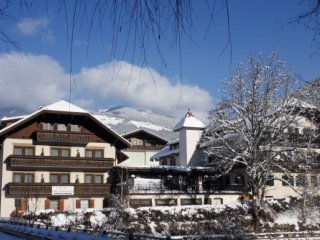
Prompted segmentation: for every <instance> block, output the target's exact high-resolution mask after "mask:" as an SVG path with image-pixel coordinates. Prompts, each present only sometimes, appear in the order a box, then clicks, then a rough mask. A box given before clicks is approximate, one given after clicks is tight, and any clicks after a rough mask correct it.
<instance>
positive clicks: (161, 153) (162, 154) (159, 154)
mask: <svg viewBox="0 0 320 240" xmlns="http://www.w3.org/2000/svg"><path fill="white" fill-rule="evenodd" d="M178 153H179V148H178V149H172V150H170V146H165V147H164V148H162V149H161V150H160V151H159V152H157V153H156V154H154V155H153V156H151V157H150V159H157V158H162V157H167V156H170V155H172V154H178Z"/></svg>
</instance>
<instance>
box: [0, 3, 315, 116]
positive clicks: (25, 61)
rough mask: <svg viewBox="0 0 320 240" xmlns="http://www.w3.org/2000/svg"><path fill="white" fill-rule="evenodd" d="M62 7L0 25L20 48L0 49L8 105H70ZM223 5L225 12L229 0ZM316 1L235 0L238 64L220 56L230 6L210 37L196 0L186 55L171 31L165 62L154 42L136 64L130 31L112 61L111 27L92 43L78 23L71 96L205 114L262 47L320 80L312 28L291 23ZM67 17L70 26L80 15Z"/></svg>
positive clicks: (38, 7) (41, 6)
mask: <svg viewBox="0 0 320 240" xmlns="http://www.w3.org/2000/svg"><path fill="white" fill-rule="evenodd" d="M58 2H59V1H53V2H51V1H49V2H48V6H46V5H45V1H34V2H33V6H32V8H31V9H30V10H24V11H23V12H22V11H21V9H20V8H19V6H15V5H12V6H10V8H9V10H10V12H11V14H12V15H13V16H14V17H15V19H14V20H3V19H2V20H1V21H0V28H1V30H2V31H5V32H6V33H7V34H8V35H9V36H10V37H11V38H12V39H14V40H15V41H16V42H17V43H18V45H19V47H20V51H17V50H16V49H14V48H12V47H10V46H8V45H5V44H3V43H1V44H0V47H1V48H0V49H1V55H0V69H2V70H1V72H2V77H1V78H0V86H1V90H0V91H1V92H0V107H18V108H23V109H27V110H28V111H31V110H33V109H34V108H36V107H38V106H40V105H46V104H50V103H52V102H54V101H57V100H59V99H61V98H63V99H66V100H68V96H69V70H70V26H69V28H67V25H66V20H65V18H64V15H63V14H61V13H60V14H58V9H59V6H58V5H55V4H56V3H58ZM209 2H210V1H209ZM212 2H213V1H212ZM217 2H218V5H217V6H218V7H219V4H220V3H221V2H223V1H217ZM310 2H312V1H300V0H282V1H278V0H268V1H266V0H265V1H262V0H256V1H253V0H251V1H249V0H242V1H236V0H230V1H229V11H230V31H231V40H232V53H233V55H232V61H231V58H230V50H231V49H230V47H228V48H226V50H225V51H224V52H223V53H222V51H223V49H224V47H225V44H226V41H227V40H228V35H227V21H226V13H225V11H224V10H222V11H221V12H220V13H218V14H217V15H216V16H215V18H214V24H211V25H210V28H209V30H208V32H207V34H206V31H207V29H208V24H209V19H210V15H209V11H208V6H207V5H206V4H204V1H202V0H200V1H192V3H193V7H194V12H193V20H194V22H193V26H192V29H191V30H190V32H189V33H190V36H189V37H187V36H185V35H184V36H182V38H181V52H180V49H179V47H178V45H177V44H175V43H172V38H173V36H172V34H171V28H170V26H165V27H164V28H163V32H164V35H163V36H162V38H161V40H160V47H161V52H162V54H163V56H164V59H165V62H166V66H164V64H163V61H161V59H160V57H159V54H158V52H157V50H156V45H155V44H154V42H153V41H152V39H151V38H149V41H147V42H146V49H145V50H146V55H144V54H142V51H141V48H140V46H139V45H136V46H135V47H136V48H135V52H134V53H135V55H134V58H133V57H132V55H133V49H134V48H133V45H132V44H129V45H128V48H127V50H126V51H125V54H123V49H124V45H125V42H126V40H127V39H128V34H126V32H125V31H122V32H121V33H120V34H119V39H118V42H117V51H116V54H115V55H113V54H112V34H111V32H112V29H110V27H109V25H108V22H103V24H104V30H103V32H102V34H101V33H100V31H99V29H98V28H97V27H94V28H93V29H92V33H91V35H90V43H89V45H88V27H87V26H86V24H82V25H81V27H80V25H77V27H76V29H75V31H74V48H73V59H72V70H73V76H72V95H71V100H72V102H73V103H75V104H78V105H80V106H81V107H84V108H89V109H101V108H108V107H112V106H114V105H128V106H134V107H137V108H147V109H150V110H153V111H156V112H161V113H166V114H172V115H181V114H183V113H184V112H185V111H186V110H187V109H188V108H190V109H191V110H192V111H194V112H196V113H198V114H199V115H202V116H204V115H205V114H206V112H207V111H208V110H209V109H210V107H211V106H212V105H213V104H214V103H215V102H216V101H219V99H220V98H221V95H220V93H219V91H218V89H219V88H221V86H222V85H221V81H222V80H223V79H224V78H226V77H228V76H230V75H232V72H233V70H234V69H235V68H236V67H237V66H238V64H240V63H245V62H246V59H247V58H248V56H249V55H250V54H251V55H257V54H258V53H259V52H261V51H262V52H264V53H265V55H269V54H270V53H271V52H272V51H276V52H277V53H278V56H279V59H281V60H284V61H285V62H286V63H287V66H288V68H290V69H293V70H294V71H296V72H297V73H298V74H301V76H302V79H303V81H310V80H312V79H315V78H317V77H319V63H320V61H319V60H320V57H319V55H313V52H314V51H315V48H314V47H313V42H312V39H313V32H310V31H307V30H306V29H305V27H304V26H303V25H298V24H293V25H287V24H286V23H287V22H288V21H289V20H290V19H291V18H292V17H295V16H297V15H298V14H300V13H302V12H303V11H305V9H307V7H308V6H309V5H308V4H310ZM13 3H14V1H13ZM68 11H69V12H68V16H69V19H68V23H69V24H70V22H71V17H72V12H71V11H70V10H68ZM68 30H69V32H68ZM68 33H69V35H68ZM129 42H130V43H132V38H129ZM87 46H89V48H88V51H87ZM180 53H181V58H180ZM144 57H146V59H147V61H148V65H146V64H145V62H144Z"/></svg>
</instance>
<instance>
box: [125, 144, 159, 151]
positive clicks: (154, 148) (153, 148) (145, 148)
mask: <svg viewBox="0 0 320 240" xmlns="http://www.w3.org/2000/svg"><path fill="white" fill-rule="evenodd" d="M164 147H165V146H159V145H158V146H146V145H132V146H131V147H130V148H128V149H139V150H140V149H142V150H151V151H152V150H154V151H159V150H161V149H162V148H164Z"/></svg>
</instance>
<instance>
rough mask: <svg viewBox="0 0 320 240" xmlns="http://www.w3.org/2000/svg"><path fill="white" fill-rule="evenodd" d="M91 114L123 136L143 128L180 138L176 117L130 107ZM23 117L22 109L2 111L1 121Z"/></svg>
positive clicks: (161, 134) (167, 136)
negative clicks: (176, 128) (2, 119)
mask: <svg viewBox="0 0 320 240" xmlns="http://www.w3.org/2000/svg"><path fill="white" fill-rule="evenodd" d="M89 112H91V114H93V115H94V116H95V117H96V118H97V119H99V120H100V121H101V122H102V123H103V124H105V125H106V126H108V127H110V128H111V129H112V130H114V131H116V132H117V133H119V134H121V135H123V134H125V133H128V132H132V131H134V130H136V129H139V128H142V129H145V130H147V131H149V132H151V133H153V134H155V135H157V136H159V137H162V138H164V139H166V140H168V141H171V140H174V139H176V138H178V134H177V133H176V132H172V129H173V128H174V126H175V125H176V124H177V123H178V122H179V120H180V119H178V118H176V117H172V116H166V115H161V114H157V113H153V112H151V111H149V110H137V109H134V108H130V107H115V108H110V109H108V110H100V111H90V110H89ZM22 115H27V113H26V112H25V111H23V110H20V109H7V108H6V109H0V119H1V118H4V117H15V116H22Z"/></svg>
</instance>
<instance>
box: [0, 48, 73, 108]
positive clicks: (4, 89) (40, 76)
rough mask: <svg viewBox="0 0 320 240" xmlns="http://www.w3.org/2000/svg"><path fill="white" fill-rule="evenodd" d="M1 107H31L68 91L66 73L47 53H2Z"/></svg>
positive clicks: (0, 78)
mask: <svg viewBox="0 0 320 240" xmlns="http://www.w3.org/2000/svg"><path fill="white" fill-rule="evenodd" d="M0 69H1V76H0V108H6V107H17V108H21V109H26V110H28V111H32V110H34V109H36V108H38V107H39V106H43V105H47V104H50V103H52V102H54V101H57V100H59V99H61V98H63V97H65V96H66V95H67V92H68V88H67V86H68V82H67V81H66V80H67V75H66V74H65V72H64V70H63V69H62V68H61V66H59V64H58V63H57V62H56V61H55V60H53V59H52V58H50V57H48V56H41V55H40V56H34V55H28V54H27V55H23V54H20V53H11V54H1V55H0Z"/></svg>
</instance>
